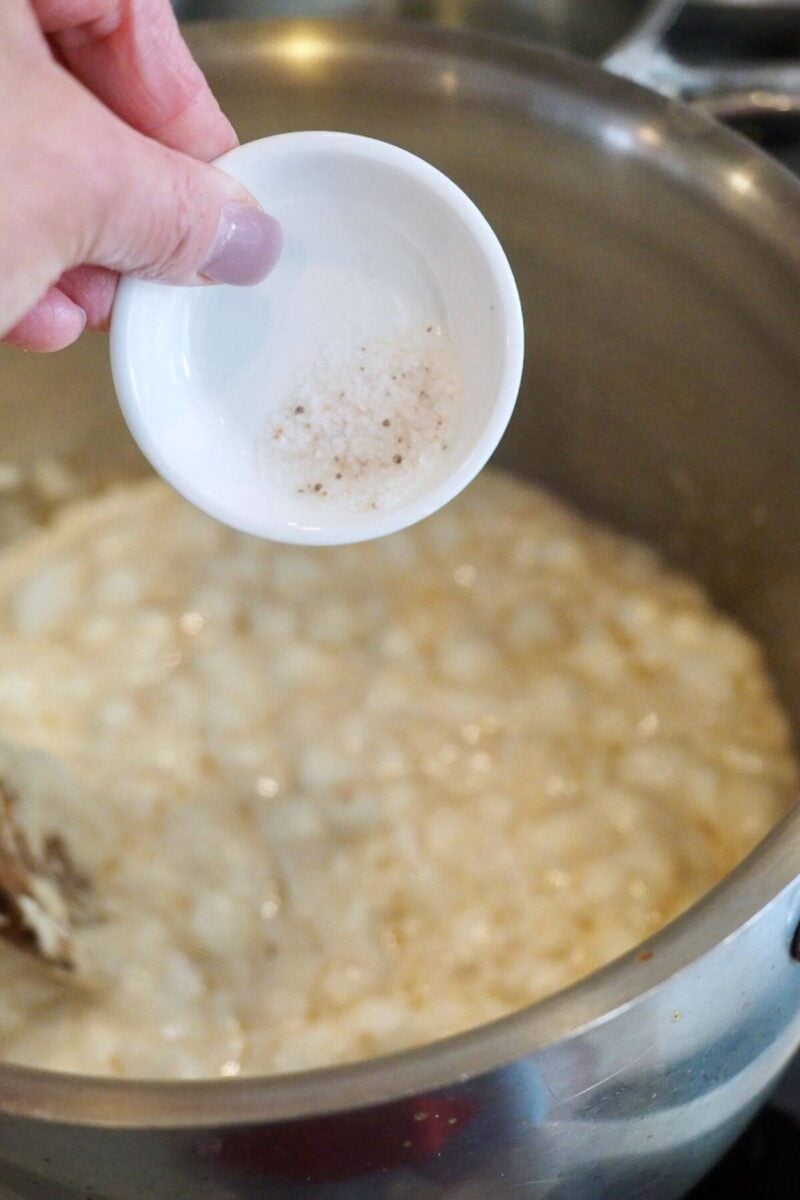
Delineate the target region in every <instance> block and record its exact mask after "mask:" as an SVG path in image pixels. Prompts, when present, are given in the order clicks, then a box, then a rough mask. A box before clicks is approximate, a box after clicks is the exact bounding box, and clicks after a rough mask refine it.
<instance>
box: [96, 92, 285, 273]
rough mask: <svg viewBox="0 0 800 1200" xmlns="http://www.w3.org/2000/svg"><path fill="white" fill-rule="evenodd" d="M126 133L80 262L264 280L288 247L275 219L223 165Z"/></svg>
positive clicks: (99, 190) (100, 190)
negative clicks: (223, 169)
mask: <svg viewBox="0 0 800 1200" xmlns="http://www.w3.org/2000/svg"><path fill="white" fill-rule="evenodd" d="M103 116H104V117H105V116H106V114H105V113H103ZM113 121H114V118H110V119H109V120H108V121H107V122H104V123H107V124H111V123H112V122H113ZM124 132H125V137H124V139H123V140H122V145H121V146H120V147H119V148H118V149H117V151H116V154H115V153H114V147H112V146H110V145H109V146H108V147H107V154H108V156H109V157H107V158H106V159H105V167H104V169H103V171H102V176H103V178H102V181H101V182H99V183H98V184H97V185H96V186H95V188H94V191H93V194H92V195H90V196H89V197H88V203H87V206H86V216H85V219H86V221H87V227H86V231H85V236H86V238H87V239H88V244H87V245H86V253H85V254H84V256H83V258H82V259H81V261H82V262H88V263H92V264H94V265H97V266H103V267H109V268H111V269H112V270H115V271H119V272H120V273H121V274H135V275H140V276H143V277H145V278H148V279H153V280H158V281H161V282H164V283H184V284H191V283H198V282H202V281H206V280H211V281H213V282H216V283H229V284H239V285H248V284H254V283H258V282H260V281H261V280H262V279H264V278H265V277H266V276H267V275H268V274H269V272H270V271H271V270H272V268H273V267H274V266H275V263H276V262H277V259H278V256H279V254H280V251H281V242H282V238H281V229H280V225H279V224H278V222H277V221H276V220H275V218H274V217H271V216H270V215H269V214H268V213H266V212H264V210H263V209H262V208H261V207H260V206H259V204H258V203H257V201H256V200H255V199H254V197H253V196H252V195H251V194H250V193H249V192H248V191H247V190H246V189H245V188H244V187H243V186H242V185H241V184H240V183H238V182H237V181H236V180H234V179H233V178H232V177H231V176H229V175H227V174H226V173H224V172H223V171H220V170H219V169H218V168H216V167H214V166H209V165H208V164H206V163H201V162H198V161H197V160H196V159H193V158H190V157H189V156H188V155H185V154H181V153H179V152H178V151H176V150H171V149H168V148H166V147H164V146H162V145H160V144H159V143H157V142H155V141H153V140H151V139H149V138H147V137H144V136H143V135H141V134H139V133H136V132H134V131H133V130H130V129H128V127H127V126H125V127H124ZM92 153H93V156H95V155H96V156H98V157H100V154H101V152H99V151H98V148H97V146H95V147H94V148H93V152H92Z"/></svg>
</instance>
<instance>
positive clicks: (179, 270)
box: [0, 0, 280, 350]
mask: <svg viewBox="0 0 800 1200" xmlns="http://www.w3.org/2000/svg"><path fill="white" fill-rule="evenodd" d="M235 145H236V134H235V132H234V130H233V128H232V126H231V124H230V122H229V121H228V120H227V118H226V117H225V116H224V115H223V114H222V112H221V111H220V108H219V105H218V104H217V102H216V100H215V99H214V97H213V95H212V94H211V91H210V89H209V87H208V84H207V83H206V81H205V79H204V77H203V75H202V73H201V72H200V70H199V68H198V67H197V65H196V64H195V63H194V61H193V60H192V57H191V55H190V53H189V51H188V49H187V47H186V45H185V43H184V41H183V39H182V37H181V35H180V32H179V30H178V26H177V23H176V21H175V17H174V15H173V12H172V9H171V7H170V4H169V0H0V162H2V164H3V165H2V171H1V172H0V338H1V339H2V340H5V341H8V342H10V343H12V344H14V345H17V346H22V347H24V348H27V349H32V350H57V349H61V348H62V347H64V346H67V345H69V344H70V343H72V342H73V341H75V340H76V339H77V338H78V337H80V335H81V333H82V332H83V330H84V329H85V328H89V329H105V328H106V327H107V324H108V320H109V316H110V312H111V304H112V301H113V297H114V290H115V287H116V282H117V278H118V275H119V274H120V273H128V272H130V273H134V274H137V275H142V276H145V277H147V278H151V279H157V280H161V281H164V282H169V283H186V284H197V283H204V282H207V281H208V279H209V278H213V279H217V280H221V281H224V282H231V283H252V282H255V281H257V279H259V278H263V277H264V275H266V274H267V273H268V271H269V269H271V266H272V265H274V261H275V259H276V258H277V254H278V253H279V250H280V233H279V229H278V226H277V223H276V222H274V221H272V220H271V218H268V217H267V216H266V214H263V213H262V212H261V210H260V209H259V208H258V205H257V204H256V201H255V200H254V199H253V197H252V196H250V195H249V193H247V192H246V191H245V190H244V189H243V188H242V186H241V185H240V184H238V183H236V182H235V181H234V180H232V179H230V178H229V177H228V176H227V175H224V174H223V173H222V172H220V171H218V170H216V168H214V167H211V166H208V165H206V164H207V163H208V161H209V160H211V159H213V158H216V156H217V155H219V154H222V153H223V152H224V151H225V150H229V149H230V148H231V147H232V146H235ZM240 205H243V206H245V207H246V208H248V209H249V210H250V213H251V216H250V218H249V221H247V222H245V224H248V226H249V228H248V234H249V237H250V240H251V244H252V240H253V236H254V235H253V226H254V224H255V226H256V236H257V237H259V236H262V235H263V237H262V242H263V245H262V246H261V247H260V250H261V252H260V253H259V254H257V255H256V261H255V262H254V264H253V266H252V270H251V271H250V272H249V274H250V276H251V277H249V278H244V277H242V272H241V267H240V268H239V276H240V277H237V278H232V277H231V268H230V263H227V265H226V261H223V260H222V259H221V258H220V254H219V252H218V248H219V246H221V245H224V244H226V243H230V240H231V238H230V229H231V215H232V214H233V216H234V217H235V216H236V214H237V213H241V209H240V208H238V207H237V206H240ZM253 210H257V213H258V215H257V216H253V215H252V213H253ZM240 224H241V222H240ZM229 257H230V256H229ZM204 268H206V270H204ZM226 272H227V273H226Z"/></svg>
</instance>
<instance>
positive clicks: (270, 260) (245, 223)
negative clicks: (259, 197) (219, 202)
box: [200, 203, 283, 286]
mask: <svg viewBox="0 0 800 1200" xmlns="http://www.w3.org/2000/svg"><path fill="white" fill-rule="evenodd" d="M282 244H283V234H282V232H281V227H280V225H279V223H278V222H277V221H276V220H275V218H274V217H271V216H269V214H268V213H265V212H264V211H263V210H262V209H260V208H255V207H253V206H251V205H247V204H235V203H229V204H226V205H225V207H224V208H223V210H222V215H221V216H220V221H219V229H218V230H217V238H216V241H215V242H214V246H213V249H212V251H211V254H210V255H209V258H208V262H207V263H206V264H205V265H204V266H203V267H201V269H200V274H201V275H204V276H205V277H206V278H207V279H211V280H213V281H214V282H215V283H232V284H238V285H239V286H246V285H248V284H253V283H260V282H261V280H262V279H266V277H267V275H269V273H270V271H271V270H272V268H273V267H274V266H275V264H276V262H277V261H278V258H279V257H280V253H281V246H282Z"/></svg>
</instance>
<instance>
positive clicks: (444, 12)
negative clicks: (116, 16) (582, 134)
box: [173, 0, 649, 58]
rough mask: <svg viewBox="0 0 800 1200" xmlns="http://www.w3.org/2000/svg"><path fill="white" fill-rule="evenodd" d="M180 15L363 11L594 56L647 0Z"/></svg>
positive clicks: (402, 1) (397, 4)
mask: <svg viewBox="0 0 800 1200" xmlns="http://www.w3.org/2000/svg"><path fill="white" fill-rule="evenodd" d="M173 7H174V8H175V10H176V12H177V13H178V15H179V16H180V17H181V19H182V20H189V21H191V20H197V19H200V20H216V19H219V18H221V17H239V18H242V17H248V18H253V17H271V18H275V17H284V18H286V17H290V18H291V17H300V18H309V17H331V16H332V17H368V18H372V19H375V20H378V21H419V22H423V23H426V24H432V25H439V26H445V27H448V28H451V29H480V30H486V31H488V32H490V33H498V34H502V35H504V36H506V37H518V38H532V39H533V40H535V41H537V42H542V43H543V44H545V45H547V46H554V47H557V48H558V49H560V50H569V51H571V52H572V53H573V54H580V55H583V56H584V57H587V58H600V57H601V56H602V55H603V54H605V53H606V52H607V51H608V50H609V49H610V48H611V47H612V46H613V45H614V44H615V43H616V42H617V41H619V40H620V39H621V38H622V37H623V36H624V35H625V34H627V33H628V32H629V31H630V30H631V29H632V28H633V26H634V24H635V23H636V22H637V21H638V20H639V19H640V18H641V17H642V15H643V13H644V12H645V10H646V9H647V8H648V7H649V4H648V0H602V3H597V2H596V0H594V2H592V0H590V2H589V3H587V2H586V0H173Z"/></svg>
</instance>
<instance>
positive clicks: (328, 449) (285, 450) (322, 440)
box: [258, 325, 460, 511]
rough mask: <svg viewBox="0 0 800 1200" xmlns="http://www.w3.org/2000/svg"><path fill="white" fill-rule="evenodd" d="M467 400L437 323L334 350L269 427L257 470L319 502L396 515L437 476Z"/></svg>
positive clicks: (323, 356) (330, 349) (328, 350)
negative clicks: (433, 474)
mask: <svg viewBox="0 0 800 1200" xmlns="http://www.w3.org/2000/svg"><path fill="white" fill-rule="evenodd" d="M459 401H460V384H459V378H458V370H457V367H456V361H455V354H454V350H453V345H452V342H451V341H450V338H449V337H448V336H447V334H446V333H445V332H444V330H443V329H441V328H440V327H439V326H438V325H424V326H421V327H420V328H411V329H408V330H405V331H404V332H403V333H402V334H398V335H396V336H395V337H391V338H382V339H377V340H374V341H370V342H367V343H366V344H365V345H363V346H357V347H356V348H355V349H352V348H351V349H347V348H344V347H342V346H336V345H333V346H328V347H326V348H325V349H324V350H323V351H322V352H321V354H320V356H319V358H318V360H317V361H316V362H315V363H314V365H313V366H312V367H311V369H310V370H309V371H308V372H307V374H306V375H305V376H304V377H303V378H302V379H301V380H300V381H299V382H298V383H297V385H296V387H295V388H294V389H293V391H292V394H291V397H290V399H289V402H288V404H287V405H286V407H285V408H284V409H283V410H282V411H280V412H279V413H278V414H277V415H276V416H275V417H273V418H272V419H271V420H270V421H269V423H268V425H267V428H266V429H265V431H264V435H263V437H262V439H261V441H260V444H259V447H258V459H259V463H260V465H261V467H262V469H263V470H264V471H265V472H267V473H269V474H270V475H271V476H272V477H274V478H277V479H279V480H280V481H281V482H283V483H284V484H285V486H287V487H288V488H290V489H291V490H292V491H294V492H296V493H297V494H298V495H303V496H308V497H310V498H311V499H312V500H314V501H316V502H318V503H322V502H324V503H326V504H328V505H335V506H336V507H337V508H341V509H345V510H351V511H359V510H361V511H363V510H365V509H368V508H388V507H392V506H393V505H396V504H399V503H401V502H402V501H404V500H406V499H408V498H409V496H410V495H412V494H413V493H414V491H415V490H417V489H418V488H419V486H420V484H421V483H424V481H425V477H426V476H429V475H430V474H431V472H433V471H435V470H436V469H437V467H438V465H439V463H440V462H441V459H442V456H443V455H444V454H445V453H446V452H447V450H448V447H449V444H450V441H451V440H452V438H453V436H454V434H455V421H456V417H457V415H458V408H459Z"/></svg>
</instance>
